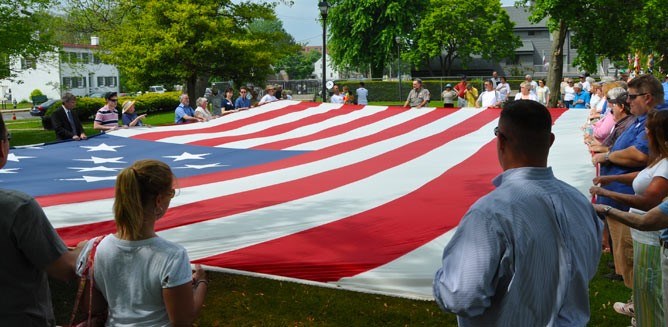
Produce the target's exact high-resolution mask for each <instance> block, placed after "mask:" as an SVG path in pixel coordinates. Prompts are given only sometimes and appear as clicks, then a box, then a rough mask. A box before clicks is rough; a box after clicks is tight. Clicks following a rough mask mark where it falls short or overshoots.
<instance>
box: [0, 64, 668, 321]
mask: <svg viewBox="0 0 668 327" xmlns="http://www.w3.org/2000/svg"><path fill="white" fill-rule="evenodd" d="M564 82H565V84H566V86H564V93H561V94H560V101H563V103H565V104H567V105H568V106H570V107H572V108H589V109H590V111H589V115H588V117H587V121H586V122H585V124H584V126H583V131H584V144H585V146H586V147H587V148H588V150H589V152H590V153H591V162H592V164H593V165H594V166H595V167H596V169H597V176H596V177H595V178H594V179H593V180H592V186H591V188H590V190H589V191H590V193H591V195H592V196H594V197H595V202H596V203H595V204H594V205H592V204H591V203H590V201H589V199H587V198H586V197H585V196H584V195H583V194H581V193H580V192H579V191H577V190H576V189H575V188H573V187H571V186H569V185H568V184H566V183H564V182H562V181H560V180H558V179H557V178H555V176H554V174H553V172H552V168H550V167H548V166H547V157H548V154H549V149H550V147H551V145H552V144H553V142H554V140H555V135H554V134H552V132H551V126H552V118H551V116H550V113H549V111H548V109H547V108H546V106H545V104H546V103H548V102H549V101H550V97H551V94H550V91H549V89H547V88H546V86H545V82H544V81H543V80H539V81H538V82H537V83H536V82H534V81H533V80H532V79H531V76H526V79H525V81H524V82H523V83H522V84H521V86H520V92H519V93H518V95H517V96H516V101H512V102H509V103H508V105H507V106H505V107H504V109H503V110H502V111H501V113H500V118H499V122H498V126H497V127H496V128H495V129H494V131H493V132H494V135H495V137H496V141H497V144H496V148H497V154H498V160H499V164H500V166H501V168H502V169H503V173H502V174H501V175H499V176H498V177H497V178H495V179H494V181H493V184H494V185H495V186H496V189H495V190H494V191H492V192H491V193H489V194H488V195H486V196H485V197H483V198H481V199H480V200H479V201H477V202H476V203H475V204H474V205H473V206H472V207H471V208H470V209H469V211H468V212H467V213H466V215H465V217H463V218H462V221H461V223H460V224H459V226H458V228H457V230H456V232H455V234H454V236H453V237H452V240H451V241H450V242H449V243H448V245H447V246H446V248H445V249H444V253H443V257H442V267H441V268H440V269H439V270H438V272H437V273H436V276H435V279H434V285H433V288H434V296H435V298H436V301H437V303H438V305H439V306H440V307H441V308H443V309H444V310H446V311H448V312H452V313H455V314H457V315H458V319H459V322H460V324H461V325H504V326H538V325H557V326H561V325H576V326H584V325H586V324H587V321H588V320H589V315H590V312H589V302H588V299H589V282H590V281H591V279H592V278H593V277H594V275H595V273H596V271H597V268H598V262H599V260H600V256H601V252H602V251H609V252H611V254H612V258H613V262H612V265H613V266H614V273H613V274H610V275H609V276H608V277H609V278H612V279H618V280H621V281H623V283H624V285H625V286H626V287H627V288H629V290H630V294H631V297H630V299H628V300H627V299H611V300H619V301H617V302H615V303H614V305H613V309H614V311H616V312H617V313H619V314H623V315H627V316H629V317H630V319H631V324H632V325H633V326H665V325H666V322H668V312H667V311H668V310H666V309H667V308H668V102H667V101H666V100H668V99H667V98H666V96H667V94H666V91H667V90H668V75H667V76H665V81H664V82H663V83H661V82H660V81H659V80H658V79H656V78H655V77H654V76H652V75H639V76H636V77H634V78H631V79H629V80H625V81H622V80H603V81H599V82H597V81H595V80H592V79H590V78H589V77H588V76H584V75H583V76H582V78H581V81H580V82H578V83H574V82H573V81H572V80H570V79H565V80H564ZM571 85H572V86H571ZM474 90H475V88H473V87H472V86H471V85H470V84H468V83H467V79H466V77H463V78H462V80H461V82H460V83H458V84H457V85H456V86H455V87H452V85H450V84H448V85H446V86H445V90H444V92H443V99H444V104H445V105H447V106H449V107H454V106H455V101H457V104H458V105H462V104H466V106H469V104H470V100H471V98H474V101H475V103H474V106H477V107H498V106H500V105H501V103H502V102H503V101H504V98H503V96H504V95H505V96H506V97H507V96H508V94H509V93H510V92H509V87H508V85H507V81H506V80H505V79H504V77H498V76H496V74H494V76H493V77H492V78H490V79H489V80H486V81H485V82H484V91H483V92H481V93H480V94H478V91H477V90H475V91H474ZM567 90H572V94H571V95H572V97H570V96H568V95H569V93H568V91H567ZM266 91H267V93H266V95H264V96H263V97H262V99H260V101H259V102H258V104H260V105H262V104H265V103H270V102H273V101H277V100H278V99H280V98H279V97H281V96H282V95H280V94H278V93H279V92H280V91H282V90H280V89H278V88H276V87H274V86H272V85H269V86H267V88H266ZM247 92H248V90H247V89H246V88H245V87H242V88H241V89H240V95H239V97H238V98H237V99H236V100H234V103H233V99H232V97H233V95H234V90H232V89H231V88H230V89H226V90H225V97H224V101H221V102H220V110H221V112H220V113H217V112H216V111H215V109H214V111H210V109H209V106H208V99H207V98H206V97H200V98H198V99H197V100H196V104H197V109H195V110H193V109H192V107H190V104H189V101H190V99H189V97H188V95H187V94H183V95H181V96H180V99H179V100H180V104H179V105H178V107H177V108H176V109H175V123H176V124H180V123H187V122H202V121H207V120H210V119H214V118H215V117H219V116H221V115H224V114H225V113H226V112H234V111H236V110H243V109H247V108H249V107H250V106H251V104H250V99H249V98H248V97H247V96H246V94H247ZM350 93H351V92H350V90H349V89H348V88H344V89H343V92H340V91H339V89H338V86H336V85H335V86H334V88H333V96H332V102H335V103H347V102H348V101H350V102H352V101H354V100H353V98H354V96H353V95H351V94H350ZM590 94H591V95H590ZM356 95H357V102H358V103H361V102H364V103H366V102H367V95H368V91H366V89H365V88H364V83H363V82H361V83H360V88H358V89H357V92H356ZM471 95H475V96H473V97H472V96H471ZM429 100H430V94H429V90H428V89H426V88H425V87H423V85H422V81H421V80H420V79H415V80H414V81H413V88H412V90H411V91H410V92H409V95H408V98H407V100H406V102H405V103H404V106H405V107H414V108H421V107H423V106H425V105H427V104H428V103H429ZM105 101H106V103H105V106H103V107H102V108H100V109H99V110H98V112H97V113H96V116H95V121H94V128H95V129H98V130H103V131H109V130H115V129H118V128H119V126H121V125H119V114H118V110H117V109H116V108H117V104H118V95H117V94H116V93H115V92H110V93H108V94H106V95H105ZM543 102H544V103H543ZM62 103H63V104H62V107H61V108H58V109H57V110H56V111H55V112H54V114H53V115H52V118H51V119H52V120H53V123H54V129H55V133H56V135H57V136H58V138H59V139H63V140H67V139H72V140H84V139H86V138H87V136H86V134H85V133H84V132H83V128H82V126H81V122H80V121H79V119H78V117H77V115H76V114H74V113H73V112H72V110H73V109H74V107H75V105H76V97H74V96H73V95H72V94H70V93H65V94H64V95H63V97H62ZM134 105H135V103H134V101H126V102H125V103H123V105H122V107H121V111H122V113H121V116H120V120H121V121H122V126H128V127H131V126H141V125H142V124H143V122H142V120H143V119H144V118H145V115H144V114H141V115H139V114H137V113H136V112H135V108H134ZM10 140H11V134H10V133H9V132H8V131H7V129H6V127H5V124H4V121H3V120H2V117H1V116H0V168H2V167H3V166H4V165H5V164H6V162H7V159H8V157H9V150H10V147H9V142H10ZM176 187H177V185H176V179H175V177H174V175H173V173H172V171H171V170H170V168H169V166H168V165H166V164H164V163H162V162H160V161H156V160H140V161H137V162H135V163H134V164H133V165H131V166H130V167H128V168H125V169H124V170H122V171H121V172H120V173H119V175H118V177H117V181H116V185H115V200H114V204H113V211H114V219H115V223H116V228H117V232H116V233H113V234H109V235H106V236H103V237H99V238H96V239H93V240H88V241H84V242H81V243H80V244H79V245H78V246H77V247H75V248H72V249H68V248H67V247H66V246H65V245H64V243H63V241H62V240H61V239H60V237H59V236H58V235H57V233H56V232H55V230H54V228H53V227H52V226H51V224H50V223H49V221H48V219H47V217H46V215H45V214H44V212H43V210H42V209H41V207H40V206H39V204H37V202H36V201H35V200H34V199H33V198H31V197H30V196H28V195H26V194H23V193H20V192H17V191H11V190H0V193H2V196H1V197H0V208H2V211H3V215H2V218H1V219H0V231H2V232H3V235H2V236H0V244H2V245H3V246H4V249H5V256H6V258H5V259H4V260H2V261H0V276H2V277H3V278H0V283H3V287H2V289H3V290H4V291H5V292H6V294H5V296H4V297H3V298H2V299H0V303H2V304H3V305H1V306H0V324H1V325H17V326H18V325H53V324H54V317H53V312H52V309H51V303H50V294H49V287H48V282H47V276H51V277H54V278H58V279H62V280H70V279H74V278H77V276H79V277H80V278H82V280H83V281H84V283H83V284H85V285H86V287H87V290H88V291H90V293H87V294H90V296H93V297H94V298H96V300H95V301H92V302H90V303H91V305H92V307H89V308H88V310H90V312H99V313H101V314H104V315H105V319H106V320H107V323H108V324H110V325H114V324H120V325H139V324H144V325H170V324H171V325H188V324H192V321H193V320H194V319H195V317H196V316H197V314H198V312H199V310H200V309H201V308H202V306H203V302H204V298H205V295H206V291H207V288H208V279H207V275H206V272H205V271H204V270H202V268H201V267H200V266H197V265H196V266H195V267H194V271H193V270H191V266H190V263H189V262H190V260H189V258H188V255H187V253H186V250H185V249H184V248H183V247H182V246H180V245H178V244H174V243H172V242H169V241H167V240H165V239H162V238H161V237H159V236H158V235H157V234H156V232H155V223H156V221H157V220H158V219H160V218H162V217H163V216H164V215H165V214H166V212H167V210H168V208H169V204H170V201H171V199H172V198H173V197H174V196H175V194H176V192H177V191H176ZM472 244H473V245H474V246H472ZM93 258H94V265H93ZM141 261H144V262H146V264H141V265H138V264H136V263H137V262H141ZM93 268H94V271H95V274H94V275H92V273H91V272H90V271H89V269H90V270H93ZM91 276H93V277H91ZM91 279H94V280H91ZM83 284H82V285H83ZM93 284H94V285H96V286H95V287H93V286H92V285H93ZM128 290H133V291H128ZM107 315H108V316H107Z"/></svg>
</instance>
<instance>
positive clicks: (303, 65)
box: [275, 51, 322, 79]
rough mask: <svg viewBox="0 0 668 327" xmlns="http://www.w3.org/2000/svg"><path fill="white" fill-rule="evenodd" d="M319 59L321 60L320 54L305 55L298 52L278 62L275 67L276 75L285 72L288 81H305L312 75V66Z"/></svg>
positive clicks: (311, 52)
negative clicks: (288, 78)
mask: <svg viewBox="0 0 668 327" xmlns="http://www.w3.org/2000/svg"><path fill="white" fill-rule="evenodd" d="M320 58H322V54H321V53H319V52H317V51H310V52H307V53H305V52H303V51H298V52H296V53H295V54H292V55H290V56H287V57H285V58H283V60H281V61H279V62H278V63H277V64H276V65H275V71H276V73H278V72H280V71H281V70H285V71H286V72H287V73H288V76H289V77H290V79H306V78H309V77H310V76H311V74H313V64H314V63H315V62H316V61H318V59H320Z"/></svg>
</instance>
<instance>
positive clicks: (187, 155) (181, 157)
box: [163, 152, 211, 161]
mask: <svg viewBox="0 0 668 327" xmlns="http://www.w3.org/2000/svg"><path fill="white" fill-rule="evenodd" d="M210 154H211V153H201V154H192V153H189V152H184V153H182V154H180V155H178V156H163V158H173V159H174V161H181V160H193V159H198V160H204V158H202V157H204V156H208V155H210Z"/></svg>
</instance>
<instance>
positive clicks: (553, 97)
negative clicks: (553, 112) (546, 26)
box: [547, 20, 568, 108]
mask: <svg viewBox="0 0 668 327" xmlns="http://www.w3.org/2000/svg"><path fill="white" fill-rule="evenodd" d="M567 33H568V25H567V24H566V23H565V22H564V21H563V20H560V21H559V24H558V25H557V29H556V30H554V31H552V57H551V58H550V67H549V70H548V73H547V87H549V88H550V103H548V107H550V108H554V107H556V106H557V101H559V96H560V93H561V92H560V89H561V79H562V77H563V75H564V55H563V50H564V42H565V41H566V34H567Z"/></svg>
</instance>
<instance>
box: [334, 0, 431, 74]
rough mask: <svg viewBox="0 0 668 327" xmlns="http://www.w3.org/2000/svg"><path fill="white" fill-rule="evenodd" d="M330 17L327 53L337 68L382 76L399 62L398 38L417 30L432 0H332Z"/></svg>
mask: <svg viewBox="0 0 668 327" xmlns="http://www.w3.org/2000/svg"><path fill="white" fill-rule="evenodd" d="M330 4H332V7H331V8H330V9H329V14H328V16H327V25H328V27H329V32H328V34H329V42H328V43H327V45H328V50H329V54H330V55H331V56H332V59H333V61H334V64H335V66H337V67H347V68H351V69H355V70H358V71H367V70H368V69H369V67H371V74H372V76H373V77H381V75H382V73H383V68H384V67H385V66H386V64H387V63H388V62H390V61H391V60H392V59H393V58H394V59H396V49H397V44H396V42H395V38H396V37H397V36H400V37H406V36H407V35H409V33H410V31H412V30H414V29H415V28H416V27H417V24H418V21H419V18H420V15H421V13H422V12H423V11H424V9H425V8H427V5H428V4H429V0H375V1H358V0H332V1H330Z"/></svg>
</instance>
